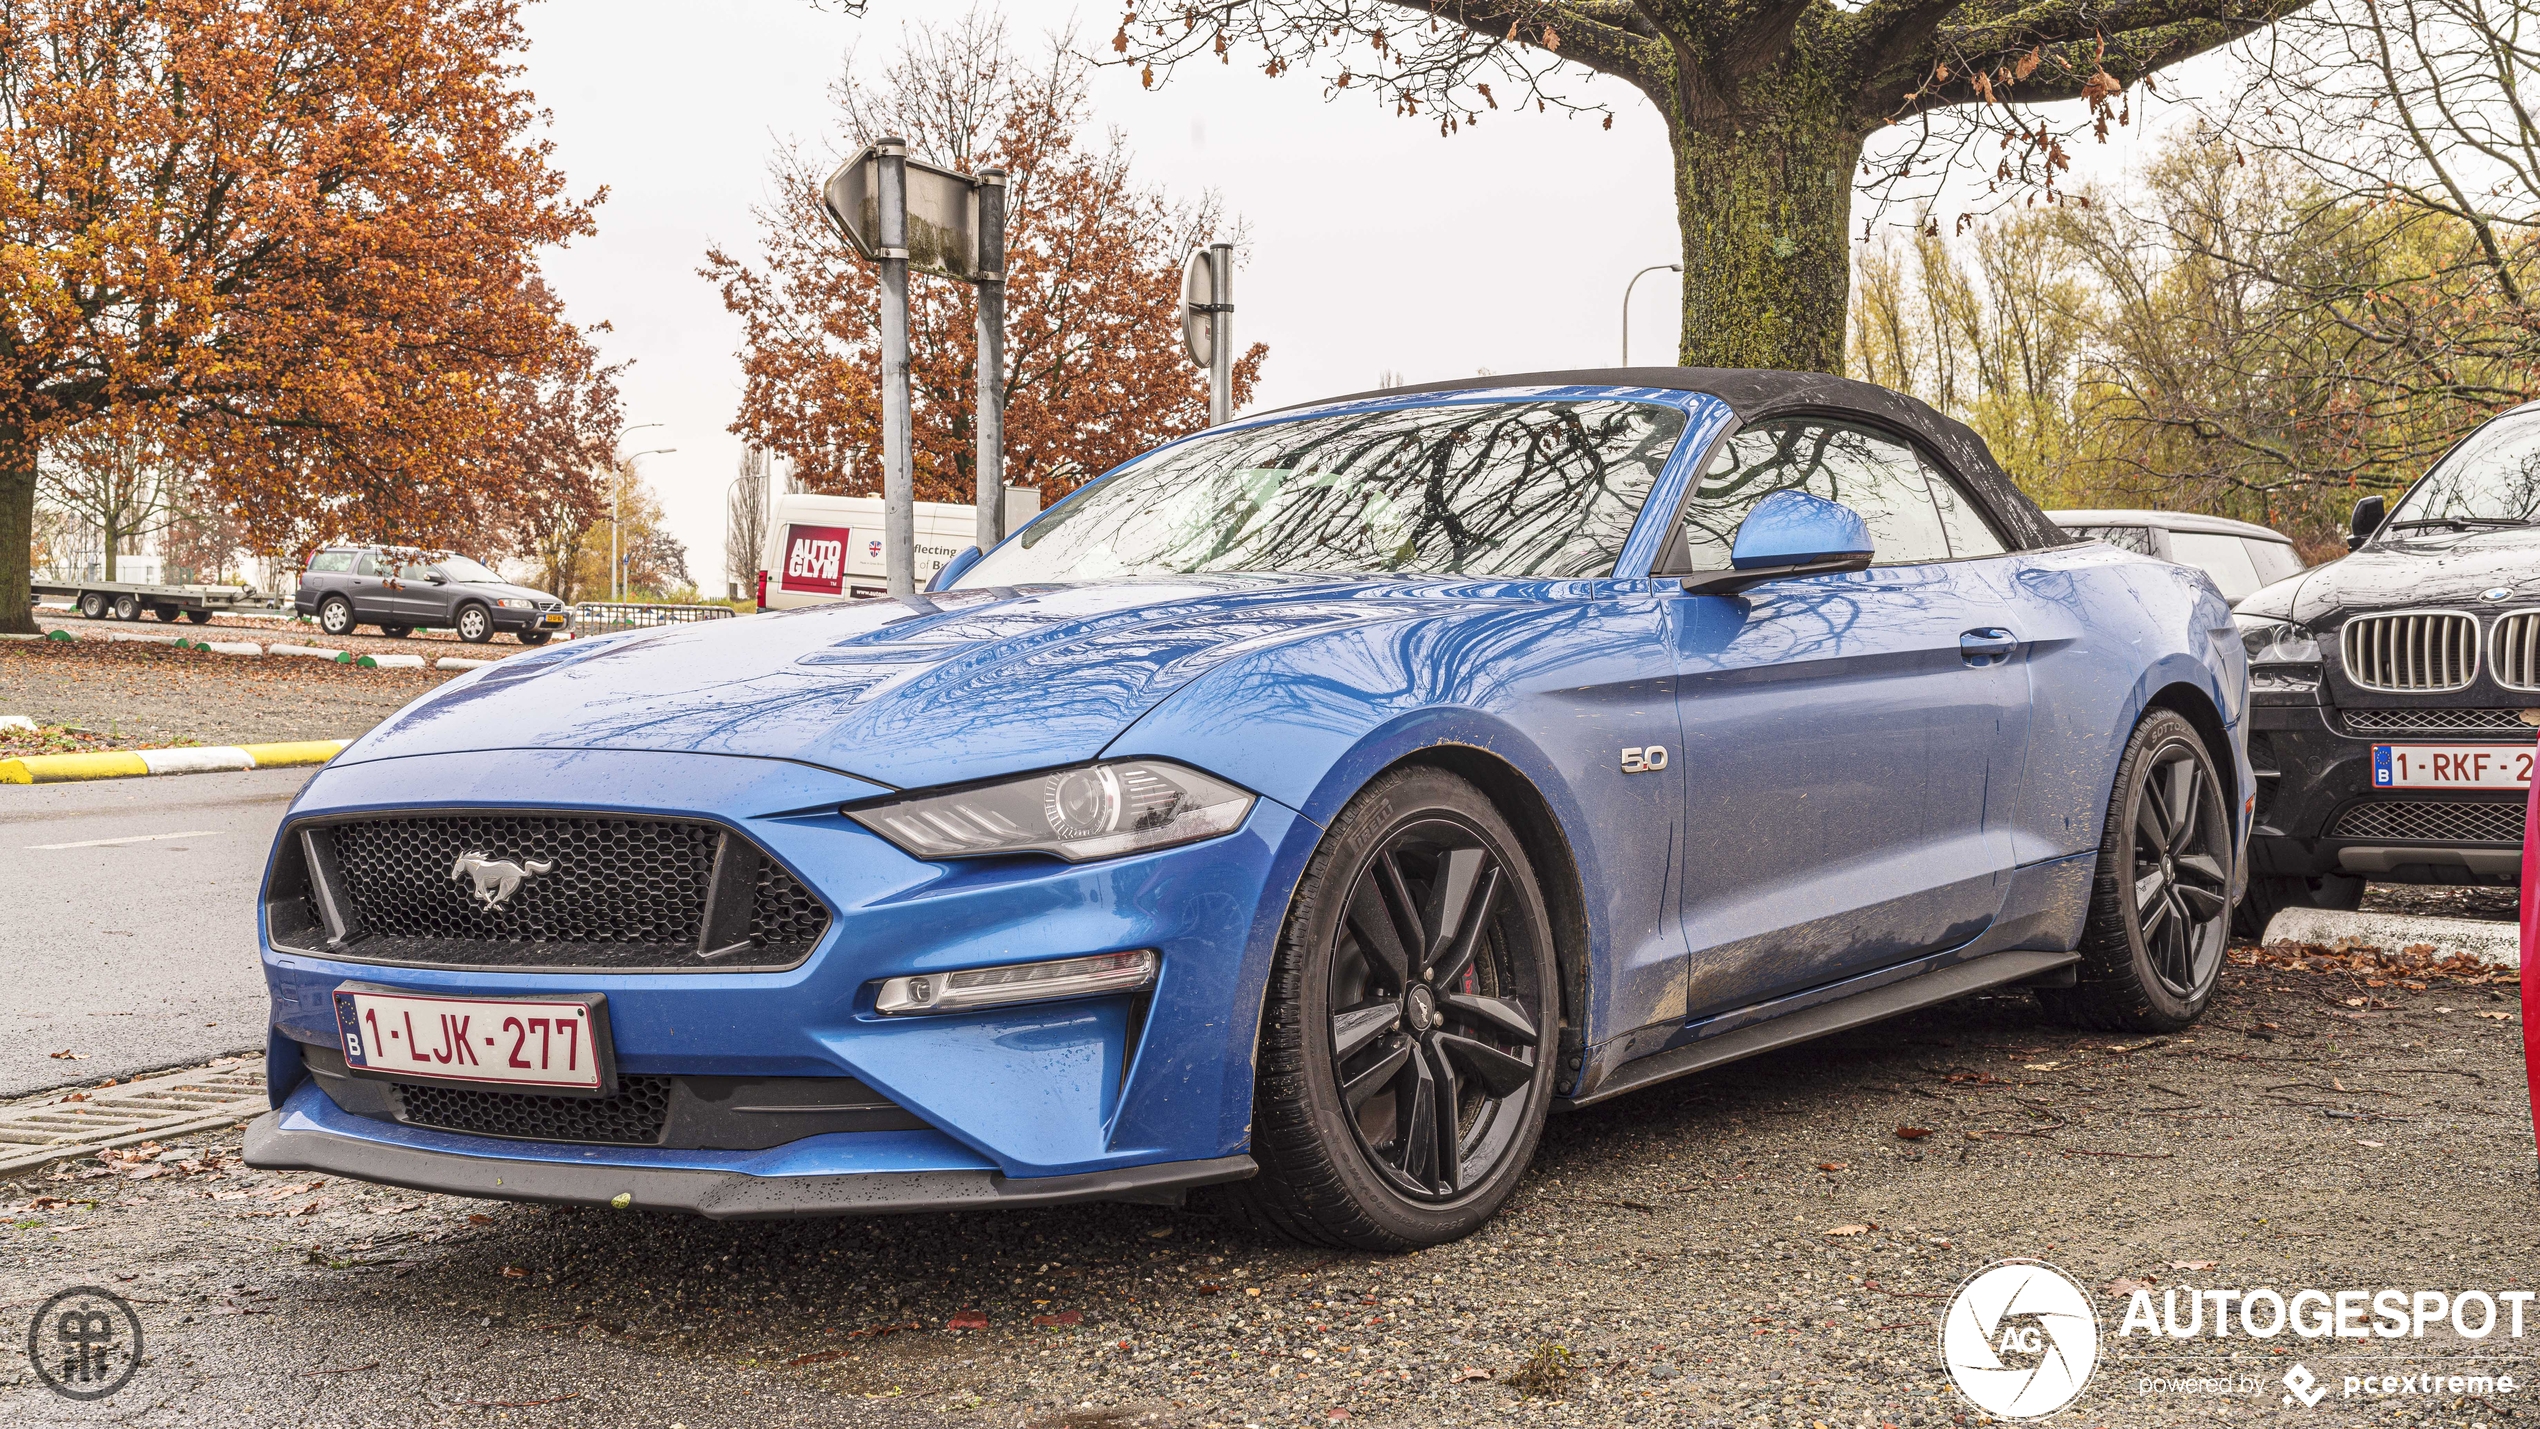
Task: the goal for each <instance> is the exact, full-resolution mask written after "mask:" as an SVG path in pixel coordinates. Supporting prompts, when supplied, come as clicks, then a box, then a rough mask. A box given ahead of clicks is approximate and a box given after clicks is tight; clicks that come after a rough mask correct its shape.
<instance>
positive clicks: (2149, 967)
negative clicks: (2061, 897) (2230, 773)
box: [2038, 709, 2232, 1032]
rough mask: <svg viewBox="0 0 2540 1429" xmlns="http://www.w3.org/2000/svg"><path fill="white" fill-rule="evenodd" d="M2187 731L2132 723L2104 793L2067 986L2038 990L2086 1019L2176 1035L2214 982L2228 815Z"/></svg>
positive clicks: (2226, 924)
mask: <svg viewBox="0 0 2540 1429" xmlns="http://www.w3.org/2000/svg"><path fill="white" fill-rule="evenodd" d="M2229 810H2230V803H2229V801H2228V800H2227V799H2225V797H2224V796H2223V789H2222V780H2221V779H2220V778H2219V777H2218V776H2217V775H2216V773H2215V767H2214V759H2213V755H2212V753H2211V752H2210V751H2209V750H2207V749H2206V747H2205V741H2204V739H2203V738H2202V737H2201V736H2200V735H2198V733H2197V732H2196V727H2195V726H2194V725H2191V724H2189V723H2188V722H2187V720H2186V719H2185V718H2184V717H2182V716H2180V715H2178V714H2176V713H2174V712H2172V711H2169V710H2165V709H2156V710H2154V711H2152V712H2151V713H2150V714H2148V715H2146V716H2144V718H2143V720H2142V722H2141V723H2140V724H2138V725H2136V726H2135V731H2134V737H2133V738H2132V739H2131V740H2129V741H2128V742H2127V745H2126V751H2125V755H2124V757H2123V758H2121V759H2120V760H2119V761H2118V763H2117V782H2116V787H2115V789H2114V790H2112V791H2111V792H2110V795H2109V799H2108V821H2107V826H2106V830H2105V833H2104V836H2103V837H2102V839H2101V841H2100V847H2099V867H2098V869H2097V872H2096V875H2095V878H2094V881H2093V884H2092V896H2091V904H2090V915H2089V920H2088V922H2087V924H2086V926H2085V927H2084V930H2083V933H2082V945H2081V953H2082V961H2081V966H2080V967H2079V969H2078V970H2077V977H2076V982H2075V985H2074V986H2072V987H2070V988H2046V989H2040V990H2039V993H2038V995H2039V997H2040V998H2041V999H2042V1000H2043V1001H2045V1002H2046V1003H2047V1005H2048V1006H2049V1007H2050V1008H2051V1009H2053V1010H2055V1011H2056V1012H2059V1013H2061V1014H2062V1015H2064V1016H2065V1017H2067V1018H2069V1019H2071V1020H2073V1021H2076V1022H2079V1023H2081V1024H2083V1025H2085V1026H2092V1027H2106V1028H2111V1029H2116V1030H2122V1031H2134V1032H2175V1031H2178V1030H2179V1029H2181V1028H2184V1027H2186V1026H2188V1025H2189V1024H2190V1023H2193V1022H2194V1021H2195V1020H2196V1019H2197V1017H2198V1016H2200V1015H2201V1014H2202V1013H2203V1012H2204V1010H2205V1005H2206V1003H2208V1002H2209V1001H2211V1000H2212V998H2213V995H2214V988H2215V985H2216V984H2217V983H2218V982H2219V981H2220V980H2221V974H2222V966H2223V947H2224V944H2225V943H2227V942H2228V941H2229V939H2230V931H2231V928H2230V925H2231V864H2232V842H2231V816H2230V812H2229Z"/></svg>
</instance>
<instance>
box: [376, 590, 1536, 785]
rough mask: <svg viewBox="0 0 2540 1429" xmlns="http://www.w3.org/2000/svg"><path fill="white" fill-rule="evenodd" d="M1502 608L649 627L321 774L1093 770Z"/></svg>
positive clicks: (1334, 595)
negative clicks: (1229, 698) (452, 767)
mask: <svg viewBox="0 0 2540 1429" xmlns="http://www.w3.org/2000/svg"><path fill="white" fill-rule="evenodd" d="M1526 585H1527V586H1528V588H1529V589H1531V590H1533V591H1536V592H1540V591H1541V589H1542V584H1541V583H1526ZM1508 593H1509V588H1508V587H1507V586H1506V585H1500V584H1493V585H1491V586H1488V587H1477V586H1475V585H1473V584H1471V583H1463V584H1460V585H1457V586H1455V587H1452V588H1451V589H1450V588H1445V587H1441V586H1439V585H1435V584H1429V585H1422V584H1416V583H1411V582H1404V581H1400V580H1331V579H1321V578H1316V579H1307V578H1283V577H1179V578H1170V579H1146V580H1131V581H1119V582H1109V583H1102V584H1094V585H1079V586H1062V587H1036V588H1029V589H1024V590H1011V589H1008V590H981V591H953V592H947V593H944V594H939V595H921V596H911V597H907V598H905V599H899V600H892V599H882V600H862V601H853V602H846V603H841V604H837V605H824V606H814V607H811V608H808V609H801V610H791V611H784V612H778V613H770V614H765V615H755V616H746V617H741V618H736V619H733V620H716V621H708V622H702V623H699V624H694V625H678V626H665V627H660V628H656V629H652V630H644V631H636V632H632V633H629V634H624V635H612V636H603V637H600V638H598V639H591V640H577V641H574V642H572V643H570V644H568V645H565V646H562V647H558V648H554V649H549V650H544V651H540V652H537V653H535V654H527V655H515V656H512V657H510V658H508V659H505V660H503V661H501V662H500V663H498V664H496V665H492V666H489V667H487V668H485V669H482V670H478V671H475V672H472V673H471V674H468V675H464V676H461V677H460V678H459V679H457V680H453V681H452V682H450V683H449V684H448V685H445V686H443V687H442V688H441V689H440V690H438V691H436V692H435V693H433V694H431V695H428V696H426V697H424V698H423V699H421V700H418V701H417V702H415V703H414V704H412V705H409V706H407V707H406V708H405V709H403V710H401V711H399V712H398V713H397V714H396V715H395V716H393V717H392V718H390V719H389V720H388V721H387V722H385V723H383V724H381V725H380V726H379V727H378V728H376V729H374V730H373V731H371V732H370V733H369V734H367V735H365V736H363V737H362V738H361V739H360V740H358V741H356V742H355V743H354V744H353V746H352V747H351V748H349V749H347V750H346V751H344V753H343V754H342V755H339V756H338V762H340V763H359V762H362V761H366V760H377V759H393V758H399V757H403V756H407V755H416V754H446V753H453V752H462V751H468V750H487V749H522V748H531V749H628V750H656V751H678V752H685V753H703V754H731V755H745V756H755V757H760V758H775V759H792V760H799V761H802V762H804V763H808V764H815V765H819V766H821V767H823V768H827V769H834V770H837V771H839V772H841V773H847V774H853V775H855V776H857V777H859V778H863V779H868V780H872V781H874V782H876V783H880V784H886V785H890V786H894V787H898V788H913V787H922V786H926V785H932V784H943V783H953V782H957V781H962V780H970V779H981V778H989V777H994V776H996V775H1000V774H1006V773H1012V772H1017V771H1021V770H1026V769H1037V768H1047V767H1050V766H1052V765H1058V764H1067V763H1073V762H1076V761H1080V760H1086V759H1091V758H1093V757H1094V756H1096V755H1097V754H1099V753H1100V752H1101V751H1102V749H1103V747H1104V746H1105V745H1107V744H1109V743H1111V741H1112V740H1114V739H1116V738H1118V737H1119V734H1120V732H1121V731H1122V730H1124V729H1126V728H1127V727H1128V726H1129V725H1130V724H1132V723H1133V722H1135V721H1136V720H1137V718H1138V717H1139V716H1140V715H1143V714H1145V713H1146V712H1147V711H1148V710H1150V709H1152V708H1154V707H1155V705H1156V704H1157V703H1158V702H1160V701H1162V700H1163V699H1164V698H1165V697H1166V696H1167V695H1169V694H1171V693H1172V692H1173V691H1174V690H1175V689H1177V688H1179V687H1180V686H1182V685H1184V684H1186V683H1188V682H1189V681H1190V680H1192V679H1193V678H1195V677H1197V676H1198V675H1200V674H1201V673H1203V672H1205V671H1207V670H1209V669H1212V668H1214V667H1216V666H1218V665H1220V664H1223V663H1224V662H1226V661H1228V660H1231V659H1234V658H1237V657H1238V656H1240V655H1242V654H1244V653H1246V652H1248V651H1251V650H1257V649H1261V648H1264V647H1266V646H1271V645H1277V644H1283V643H1285V642H1287V641H1290V640H1294V639H1299V638H1302V637H1304V636H1305V635H1307V634H1309V633H1311V632H1314V631H1317V630H1325V629H1330V628H1332V627H1335V626H1339V625H1349V624H1362V623H1368V622H1374V621H1388V620H1400V619H1407V618H1410V617H1412V616H1413V615H1415V614H1418V613H1421V612H1424V611H1428V612H1434V611H1436V610H1438V609H1440V608H1442V607H1451V606H1453V605H1456V604H1459V603H1467V602H1474V601H1488V600H1492V599H1494V598H1496V599H1505V597H1506V595H1507V594H1508Z"/></svg>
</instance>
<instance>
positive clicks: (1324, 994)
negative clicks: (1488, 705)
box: [1223, 768, 1561, 1251]
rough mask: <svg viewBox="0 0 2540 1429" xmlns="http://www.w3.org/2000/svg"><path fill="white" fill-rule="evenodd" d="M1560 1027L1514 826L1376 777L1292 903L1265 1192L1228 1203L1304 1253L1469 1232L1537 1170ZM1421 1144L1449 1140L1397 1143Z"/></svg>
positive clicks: (1272, 990) (1423, 787)
mask: <svg viewBox="0 0 2540 1429" xmlns="http://www.w3.org/2000/svg"><path fill="white" fill-rule="evenodd" d="M1459 886H1460V887H1461V888H1462V889H1463V890H1464V896H1463V898H1462V900H1461V907H1460V908H1459V907H1451V906H1449V905H1451V904H1453V903H1455V902H1456V901H1457V900H1456V898H1455V896H1454V895H1453V894H1452V893H1450V892H1449V891H1448V890H1449V889H1453V888H1456V887H1459ZM1424 944H1425V946H1426V947H1428V948H1430V949H1433V950H1436V951H1433V952H1431V953H1428V954H1425V955H1424V954H1423V953H1421V952H1420V950H1419V949H1420V947H1421V946H1422V945H1424ZM1439 984H1452V985H1453V986H1454V988H1455V990H1454V991H1453V992H1449V993H1445V994H1439V993H1437V992H1436V991H1435V987H1436V986H1437V985H1439ZM1560 1008H1561V1000H1560V984H1559V981H1558V966H1557V963H1556V960H1555V953H1554V948H1553V941H1552V922H1551V918H1550V916H1549V915H1548V913H1547V911H1546V909H1545V906H1544V902H1543V897H1542V894H1541V893H1540V892H1539V891H1538V889H1537V887H1536V884H1535V878H1534V871H1533V868H1532V867H1531V866H1530V865H1529V864H1528V862H1527V860H1526V856H1525V851H1524V849H1523V847H1522V846H1521V845H1520V844H1519V843H1518V841H1517V837H1516V833H1515V831H1514V830H1512V829H1511V828H1510V827H1509V826H1508V822H1507V820H1506V819H1504V818H1502V817H1501V816H1500V814H1499V811H1498V810H1497V809H1495V808H1493V807H1492V806H1491V803H1490V801H1489V800H1488V799H1486V798H1484V797H1483V795H1482V793H1481V791H1480V790H1478V789H1476V788H1474V787H1473V786H1472V785H1471V784H1469V783H1467V782H1465V781H1464V780H1462V779H1459V778H1457V777H1456V776H1454V775H1452V774H1449V773H1446V772H1444V771H1442V770H1436V769H1423V768H1411V769H1404V770H1399V771H1396V772H1394V773H1390V774H1386V775H1383V776H1381V777H1379V778H1378V779H1377V780H1376V781H1375V782H1374V783H1372V784H1370V785H1368V787H1367V788H1365V789H1364V790H1362V791H1360V793H1359V795H1358V797H1357V798H1355V799H1353V800H1351V801H1350V804H1349V806H1348V807H1347V808H1346V809H1344V810H1342V811H1341V815H1340V817H1339V818H1338V819H1336V820H1334V821H1333V823H1332V827H1331V831H1330V832H1329V833H1328V834H1326V835H1325V836H1324V839H1323V844H1322V847H1321V848H1319V849H1317V850H1316V851H1315V854H1314V858H1313V860H1312V861H1311V862H1309V863H1308V864H1307V865H1306V870H1305V874H1304V876H1303V878H1302V879H1300V880H1299V882H1298V884H1297V890H1296V894H1295V897H1294V898H1293V899H1292V900H1291V901H1290V903H1289V909H1288V919H1287V924H1286V926H1285V927H1284V928H1283V929H1282V930H1281V932H1280V936H1279V951H1278V955H1277V958H1276V960H1275V961H1274V963H1273V965H1272V967H1271V971H1270V986H1269V991H1268V996H1267V999H1266V1005H1265V1007H1264V1009H1263V1020H1262V1027H1261V1036H1260V1052H1259V1061H1258V1075H1257V1079H1256V1083H1255V1086H1254V1091H1253V1123H1252V1125H1253V1135H1252V1155H1253V1158H1254V1160H1256V1161H1257V1162H1259V1163H1260V1166H1261V1174H1260V1176H1258V1177H1257V1178H1255V1179H1253V1180H1250V1181H1246V1182H1240V1183H1237V1184H1236V1185H1233V1186H1230V1187H1228V1188H1226V1191H1225V1193H1224V1196H1223V1200H1224V1201H1225V1202H1226V1203H1227V1204H1228V1206H1229V1208H1230V1209H1231V1210H1233V1211H1234V1213H1235V1215H1236V1217H1237V1218H1238V1219H1240V1220H1243V1221H1246V1222H1249V1223H1251V1224H1253V1225H1255V1226H1257V1227H1261V1228H1264V1229H1268V1230H1271V1231H1273V1232H1276V1233H1278V1234H1280V1235H1284V1236H1286V1237H1288V1238H1290V1239H1294V1240H1299V1241H1303V1242H1306V1243H1308V1244H1314V1245H1324V1246H1334V1247H1354V1248H1357V1249H1361V1250H1385V1251H1399V1250H1409V1249H1413V1248H1416V1247H1419V1246H1428V1245H1437V1244H1439V1243H1441V1242H1444V1241H1449V1240H1453V1239H1455V1238H1456V1237H1458V1236H1461V1235H1464V1234H1466V1233H1468V1232H1470V1231H1472V1230H1474V1229H1475V1228H1476V1227H1478V1226H1480V1225H1481V1224H1482V1223H1483V1222H1485V1221H1487V1220H1489V1219H1490V1217H1491V1216H1492V1215H1493V1214H1494V1213H1496V1212H1497V1211H1498V1209H1499V1207H1500V1205H1501V1204H1502V1203H1503V1202H1505V1201H1506V1200H1507V1199H1508V1196H1509V1193H1510V1192H1512V1191H1513V1190H1515V1189H1516V1185H1517V1181H1518V1178H1519V1177H1521V1176H1522V1175H1524V1173H1525V1170H1526V1166H1527V1163H1528V1162H1529V1161H1531V1160H1532V1159H1533V1158H1534V1152H1535V1144H1536V1142H1537V1141H1538V1140H1539V1139H1540V1138H1541V1136H1542V1134H1543V1122H1544V1115H1545V1113H1546V1112H1547V1111H1548V1110H1549V1108H1550V1106H1551V1103H1552V1074H1553V1066H1554V1063H1555V1062H1556V1061H1557V1060H1558V1056H1557V1049H1558V1047H1559V1042H1560V1037H1559V1029H1560ZM1352 1091H1354V1092H1355V1093H1356V1097H1355V1099H1354V1100H1353V1099H1352V1098H1351V1092H1352ZM1424 1124H1426V1125H1430V1126H1432V1127H1436V1126H1439V1125H1449V1124H1451V1126H1452V1129H1453V1136H1452V1139H1450V1138H1449V1137H1448V1136H1446V1135H1443V1134H1434V1133H1433V1134H1432V1135H1429V1136H1422V1135H1419V1134H1417V1132H1416V1131H1412V1132H1409V1133H1406V1132H1405V1128H1418V1127H1420V1126H1422V1125H1424Z"/></svg>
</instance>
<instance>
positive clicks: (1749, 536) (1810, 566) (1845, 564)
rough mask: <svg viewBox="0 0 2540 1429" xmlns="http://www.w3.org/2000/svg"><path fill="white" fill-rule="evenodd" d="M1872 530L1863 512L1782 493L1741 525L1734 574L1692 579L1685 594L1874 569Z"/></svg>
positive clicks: (1733, 549)
mask: <svg viewBox="0 0 2540 1429" xmlns="http://www.w3.org/2000/svg"><path fill="white" fill-rule="evenodd" d="M1870 555H1871V547H1870V528H1869V525H1868V524H1867V523H1866V522H1864V521H1862V519H1861V515H1860V513H1859V512H1857V511H1854V510H1853V509H1852V508H1851V507H1849V506H1845V505H1843V504H1842V503H1840V502H1834V501H1828V500H1826V499H1825V498H1824V497H1822V496H1810V495H1809V494H1808V493H1807V492H1804V491H1776V492H1774V493H1773V494H1772V495H1770V496H1767V497H1765V498H1764V499H1763V500H1761V501H1758V502H1756V503H1755V505H1754V506H1753V507H1752V508H1750V509H1749V510H1748V511H1747V513H1746V519H1745V520H1743V521H1741V522H1739V523H1738V527H1737V539H1736V540H1735V541H1733V542H1732V543H1730V546H1729V569H1727V570H1725V571H1714V572H1711V573H1709V574H1707V575H1700V576H1693V577H1689V578H1688V579H1687V580H1686V581H1685V589H1686V590H1689V591H1708V592H1714V593H1719V594H1726V593H1728V592H1730V591H1740V590H1744V589H1746V588H1747V587H1748V586H1755V585H1762V584H1763V583H1764V582H1766V581H1779V580H1792V579H1795V578H1797V577H1800V576H1821V575H1828V574H1831V573H1833V572H1836V571H1857V570H1862V569H1865V568H1866V567H1868V565H1869V564H1870Z"/></svg>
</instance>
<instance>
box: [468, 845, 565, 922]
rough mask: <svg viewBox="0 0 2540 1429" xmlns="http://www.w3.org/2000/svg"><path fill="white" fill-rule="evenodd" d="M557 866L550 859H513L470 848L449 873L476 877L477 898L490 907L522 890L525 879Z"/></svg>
mask: <svg viewBox="0 0 2540 1429" xmlns="http://www.w3.org/2000/svg"><path fill="white" fill-rule="evenodd" d="M554 867H555V864H554V863H553V862H552V861H547V860H540V859H534V858H532V859H523V860H522V861H520V862H519V863H514V862H512V861H511V860H510V859H507V858H505V859H497V858H487V857H486V856H485V855H483V854H481V853H477V852H473V851H470V852H468V853H463V854H460V855H459V861H458V862H456V863H454V864H451V865H450V876H451V877H452V878H472V879H475V880H476V900H477V901H478V902H480V903H482V904H484V905H485V906H486V907H488V908H500V907H502V906H503V905H504V904H505V903H508V902H510V901H511V896H512V895H513V894H515V893H518V892H519V891H520V885H521V883H522V882H523V881H525V880H527V879H531V878H535V877H537V876H538V875H539V874H542V873H545V872H546V871H548V870H549V869H552V868H554Z"/></svg>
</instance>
